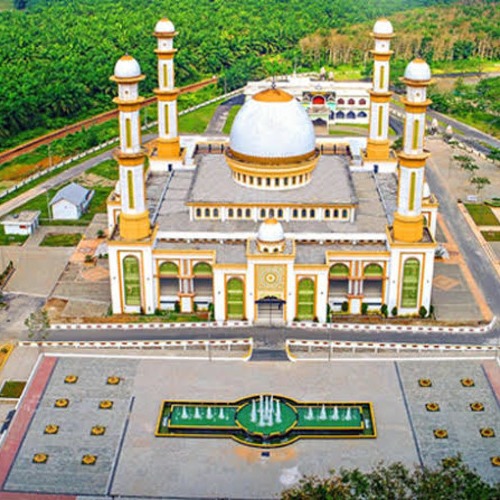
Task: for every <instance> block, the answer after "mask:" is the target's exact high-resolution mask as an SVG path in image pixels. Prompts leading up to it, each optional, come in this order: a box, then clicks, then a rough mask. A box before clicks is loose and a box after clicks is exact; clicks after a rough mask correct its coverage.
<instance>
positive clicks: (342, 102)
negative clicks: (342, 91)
mask: <svg viewBox="0 0 500 500" xmlns="http://www.w3.org/2000/svg"><path fill="white" fill-rule="evenodd" d="M337 104H340V105H342V104H345V100H344V99H342V98H340V99H337Z"/></svg>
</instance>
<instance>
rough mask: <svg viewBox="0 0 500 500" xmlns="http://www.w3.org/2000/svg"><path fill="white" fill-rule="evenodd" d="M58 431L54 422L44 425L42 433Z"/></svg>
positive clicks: (55, 432)
mask: <svg viewBox="0 0 500 500" xmlns="http://www.w3.org/2000/svg"><path fill="white" fill-rule="evenodd" d="M58 432H59V426H58V425H55V424H49V425H47V426H45V430H44V434H57V433H58Z"/></svg>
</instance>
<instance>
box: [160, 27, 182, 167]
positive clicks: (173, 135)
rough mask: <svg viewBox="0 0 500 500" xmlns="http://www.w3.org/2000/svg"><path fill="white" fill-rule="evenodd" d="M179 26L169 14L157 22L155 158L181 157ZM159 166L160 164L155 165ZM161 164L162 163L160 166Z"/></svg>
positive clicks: (169, 161)
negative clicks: (176, 64) (176, 63)
mask: <svg viewBox="0 0 500 500" xmlns="http://www.w3.org/2000/svg"><path fill="white" fill-rule="evenodd" d="M176 35H177V33H176V31H175V27H174V25H173V24H172V22H171V21H169V20H168V19H167V18H163V19H161V20H160V21H158V23H156V26H155V31H154V36H155V37H156V38H157V40H158V46H157V48H156V49H155V53H156V54H157V55H158V88H156V89H155V91H154V92H155V94H156V96H157V98H158V140H157V147H158V152H157V157H156V158H154V161H155V162H160V163H165V164H173V163H174V162H176V161H179V159H180V154H181V150H180V142H179V130H178V121H177V96H178V95H179V89H177V88H176V87H175V75H174V56H175V53H176V52H177V49H174V37H175V36H176ZM155 168H158V167H155ZM160 168H161V167H160Z"/></svg>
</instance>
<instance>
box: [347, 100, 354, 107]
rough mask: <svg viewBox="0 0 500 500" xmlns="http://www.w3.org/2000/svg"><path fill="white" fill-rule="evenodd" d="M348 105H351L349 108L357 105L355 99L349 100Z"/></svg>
mask: <svg viewBox="0 0 500 500" xmlns="http://www.w3.org/2000/svg"><path fill="white" fill-rule="evenodd" d="M347 104H349V106H353V105H354V104H355V101H354V99H349V100H348V101H347Z"/></svg>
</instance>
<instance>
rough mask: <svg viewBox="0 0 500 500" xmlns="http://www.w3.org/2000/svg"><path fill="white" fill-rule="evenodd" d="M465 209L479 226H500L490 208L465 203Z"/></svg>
mask: <svg viewBox="0 0 500 500" xmlns="http://www.w3.org/2000/svg"><path fill="white" fill-rule="evenodd" d="M464 207H465V208H466V209H467V211H468V212H469V214H470V215H471V217H472V218H473V219H474V222H475V223H476V224H477V225H478V226H500V222H498V219H497V218H496V217H495V214H494V213H493V212H492V210H491V208H490V207H487V206H486V205H475V204H472V203H464Z"/></svg>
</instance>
